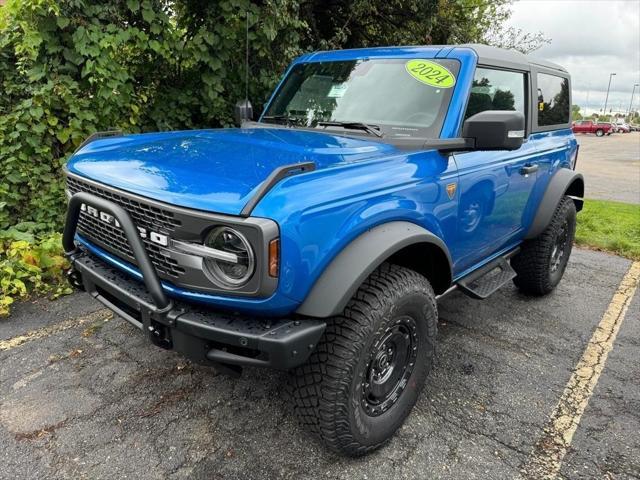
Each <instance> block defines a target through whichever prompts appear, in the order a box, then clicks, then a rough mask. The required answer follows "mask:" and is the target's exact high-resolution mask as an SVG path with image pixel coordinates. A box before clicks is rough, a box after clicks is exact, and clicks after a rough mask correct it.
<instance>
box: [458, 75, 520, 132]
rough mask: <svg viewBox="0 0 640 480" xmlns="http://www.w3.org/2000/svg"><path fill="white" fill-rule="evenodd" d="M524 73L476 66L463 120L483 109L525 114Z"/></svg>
mask: <svg viewBox="0 0 640 480" xmlns="http://www.w3.org/2000/svg"><path fill="white" fill-rule="evenodd" d="M525 79H526V78H525V74H524V73H518V72H508V71H505V70H492V69H489V68H477V69H476V73H475V76H474V77H473V84H472V85H471V94H470V95H469V103H468V104H467V111H466V112H465V115H464V118H465V120H466V119H467V118H469V117H470V116H472V115H475V114H476V113H479V112H483V111H485V110H515V111H518V112H522V114H523V115H526V111H525Z"/></svg>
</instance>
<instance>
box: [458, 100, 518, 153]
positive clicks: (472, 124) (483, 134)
mask: <svg viewBox="0 0 640 480" xmlns="http://www.w3.org/2000/svg"><path fill="white" fill-rule="evenodd" d="M524 130H525V125H524V115H523V114H522V113H520V112H514V111H511V110H485V111H484V112H480V113H476V114H475V115H473V116H471V117H469V118H468V119H467V120H466V121H465V122H464V125H463V126H462V136H463V137H464V138H467V139H473V141H474V150H517V149H518V148H520V146H521V145H522V142H523V141H524Z"/></svg>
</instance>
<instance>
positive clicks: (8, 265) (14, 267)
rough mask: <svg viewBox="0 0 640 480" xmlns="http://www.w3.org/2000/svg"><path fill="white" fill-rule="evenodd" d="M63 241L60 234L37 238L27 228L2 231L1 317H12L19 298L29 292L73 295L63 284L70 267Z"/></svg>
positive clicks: (0, 238)
mask: <svg viewBox="0 0 640 480" xmlns="http://www.w3.org/2000/svg"><path fill="white" fill-rule="evenodd" d="M60 241H61V235H60V234H59V233H54V234H49V235H46V236H44V237H43V238H35V237H34V236H33V234H31V233H28V232H27V231H25V225H19V226H17V228H16V227H13V228H11V229H9V230H5V231H0V317H3V316H6V315H8V314H9V307H10V305H11V304H12V303H13V302H14V300H15V299H16V298H24V297H26V296H27V295H28V294H29V293H30V292H34V291H35V292H39V293H53V295H54V296H58V295H61V294H65V293H70V292H71V289H70V288H69V287H66V286H63V285H64V284H63V283H62V281H63V279H64V269H65V268H67V267H68V265H67V261H66V259H65V258H64V256H63V255H62V246H61V244H60Z"/></svg>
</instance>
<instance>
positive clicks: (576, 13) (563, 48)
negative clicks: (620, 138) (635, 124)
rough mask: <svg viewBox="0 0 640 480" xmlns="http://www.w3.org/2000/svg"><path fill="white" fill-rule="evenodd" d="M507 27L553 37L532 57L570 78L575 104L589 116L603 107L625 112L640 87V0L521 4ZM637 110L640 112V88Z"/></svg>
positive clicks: (545, 0)
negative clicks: (555, 66) (563, 70)
mask: <svg viewBox="0 0 640 480" xmlns="http://www.w3.org/2000/svg"><path fill="white" fill-rule="evenodd" d="M512 11H513V15H512V16H511V19H510V20H509V22H508V25H510V26H513V27H516V28H521V29H522V30H523V31H525V32H538V31H539V32H542V33H543V34H544V36H545V37H547V38H549V39H551V43H550V44H548V45H544V46H543V47H542V48H540V49H539V50H536V51H535V52H533V53H532V55H533V56H537V57H540V58H543V59H545V60H550V61H552V62H555V63H558V64H560V65H562V66H563V67H564V68H566V69H567V70H568V71H569V73H570V74H571V82H572V90H573V103H574V104H577V105H580V107H581V110H582V111H583V112H584V111H585V109H587V112H588V113H592V112H594V111H598V110H599V109H601V108H604V103H605V97H606V93H607V84H608V83H609V74H610V73H615V74H616V75H615V76H614V77H612V80H611V90H610V93H609V101H608V103H607V111H608V110H609V108H613V112H614V113H615V112H616V111H619V112H621V113H626V112H627V110H628V109H629V102H630V101H631V92H632V89H633V85H634V84H635V83H640V0H519V1H516V2H514V4H513V7H512ZM633 98H634V100H633V109H636V110H637V109H640V87H636V90H635V95H634V97H633Z"/></svg>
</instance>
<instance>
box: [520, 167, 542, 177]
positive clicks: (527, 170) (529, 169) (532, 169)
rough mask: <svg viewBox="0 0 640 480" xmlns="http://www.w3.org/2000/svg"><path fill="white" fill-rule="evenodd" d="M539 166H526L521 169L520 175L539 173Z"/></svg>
mask: <svg viewBox="0 0 640 480" xmlns="http://www.w3.org/2000/svg"><path fill="white" fill-rule="evenodd" d="M538 168H539V167H538V165H537V164H536V165H525V166H524V167H522V168H521V169H520V175H529V174H530V173H535V172H537V171H538Z"/></svg>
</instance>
